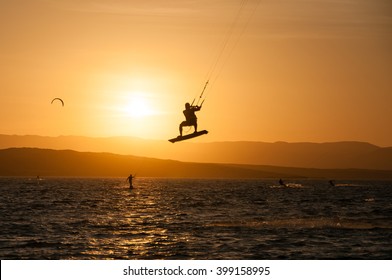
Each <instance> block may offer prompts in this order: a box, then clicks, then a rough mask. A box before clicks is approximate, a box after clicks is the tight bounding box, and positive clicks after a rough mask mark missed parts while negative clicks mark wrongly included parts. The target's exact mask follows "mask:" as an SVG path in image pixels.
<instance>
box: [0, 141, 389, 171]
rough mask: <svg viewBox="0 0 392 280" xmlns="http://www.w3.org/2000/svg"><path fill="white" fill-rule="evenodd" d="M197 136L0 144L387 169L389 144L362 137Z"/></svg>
mask: <svg viewBox="0 0 392 280" xmlns="http://www.w3.org/2000/svg"><path fill="white" fill-rule="evenodd" d="M198 141H199V140H193V141H184V142H181V143H176V144H171V143H169V142H168V141H164V140H144V139H140V138H135V137H108V138H92V137H80V136H59V137H43V136H19V135H0V149H5V148H11V147H36V148H48V149H56V150H63V149H71V150H75V151H81V152H110V153H116V154H122V155H135V156H144V157H152V158H161V159H172V160H179V161H187V162H204V163H206V162H210V163H230V164H251V165H273V166H287V167H300V168H329V169H331V168H332V169H333V168H344V169H347V168H359V169H375V170H392V147H384V148H383V147H378V146H375V145H372V144H369V143H364V142H354V141H346V142H334V143H305V142H304V143H286V142H275V143H265V142H249V141H238V142H211V143H203V142H198Z"/></svg>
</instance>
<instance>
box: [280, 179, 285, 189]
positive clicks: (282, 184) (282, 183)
mask: <svg viewBox="0 0 392 280" xmlns="http://www.w3.org/2000/svg"><path fill="white" fill-rule="evenodd" d="M279 185H281V186H284V187H287V186H286V184H285V183H284V182H283V180H282V179H279Z"/></svg>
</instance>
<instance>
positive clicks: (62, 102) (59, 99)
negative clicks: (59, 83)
mask: <svg viewBox="0 0 392 280" xmlns="http://www.w3.org/2000/svg"><path fill="white" fill-rule="evenodd" d="M56 100H58V101H60V102H61V104H62V105H63V107H64V101H63V100H62V99H61V98H58V97H56V98H53V100H52V102H50V103H51V104H53V102H54V101H56Z"/></svg>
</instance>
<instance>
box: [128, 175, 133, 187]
mask: <svg viewBox="0 0 392 280" xmlns="http://www.w3.org/2000/svg"><path fill="white" fill-rule="evenodd" d="M133 178H135V176H133V175H132V174H131V175H129V177H128V178H127V182H129V188H130V189H133V185H132V179H133Z"/></svg>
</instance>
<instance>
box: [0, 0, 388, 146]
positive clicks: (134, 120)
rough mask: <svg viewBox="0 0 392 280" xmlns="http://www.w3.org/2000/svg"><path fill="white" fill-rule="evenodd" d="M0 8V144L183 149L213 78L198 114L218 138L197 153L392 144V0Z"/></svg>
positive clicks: (102, 1) (22, 3)
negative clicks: (80, 141) (186, 124)
mask: <svg viewBox="0 0 392 280" xmlns="http://www.w3.org/2000/svg"><path fill="white" fill-rule="evenodd" d="M241 4H242V5H243V10H241V11H242V12H241V14H240V16H239V18H238V21H237V24H238V25H237V28H235V29H233V30H232V33H230V34H232V37H230V38H229V40H228V41H227V45H226V49H224V50H223V51H222V57H221V59H220V60H218V57H219V56H218V54H219V53H220V50H222V48H221V46H222V43H223V42H225V41H224V40H225V38H227V37H226V34H228V33H227V32H228V30H229V27H230V26H231V24H232V22H233V20H234V19H235V18H236V15H237V13H238V12H239V11H240V7H241ZM0 9H1V13H2V16H1V17H0V38H1V44H0V59H1V63H0V93H1V103H0V134H21V135H24V134H37V135H48V136H56V135H82V136H120V135H121V136H124V135H131V136H137V137H142V138H152V139H168V138H172V137H174V136H176V135H177V134H178V124H179V123H180V122H181V121H182V120H183V118H184V117H183V115H182V110H183V109H184V103H185V102H187V101H188V102H191V101H192V100H193V98H195V97H197V96H198V95H199V94H200V92H201V90H202V88H203V86H204V83H205V81H206V79H207V77H210V78H211V80H210V87H208V88H207V91H206V93H205V97H206V101H205V103H204V106H203V109H202V111H200V112H198V118H199V128H200V129H207V130H209V131H210V133H209V134H208V135H206V136H203V137H200V138H197V140H194V141H201V142H204V141H205V142H210V141H237V140H252V141H267V142H275V141H288V142H299V141H312V142H328V141H341V140H357V141H367V142H371V143H374V144H377V145H381V146H392V130H391V127H392V110H391V104H392V78H391V73H392V52H391V50H392V2H391V1H389V0H371V1H370V0H346V1H333V0H314V1H305V0H302V1H300V0H292V1H277V0H259V1H256V0H248V1H241V0H219V1H204V0H200V1H191V0H171V1H161V0H149V1H146V0H143V1H142V0H140V1H139V0H133V1H128V0H80V1H79V0H15V1H1V2H0ZM245 27H246V28H245ZM215 62H217V63H218V64H217V67H216V68H215V70H214V71H213V73H212V74H211V75H209V71H210V70H211V68H212V66H213V65H214V63H215ZM54 97H61V98H63V100H64V101H65V106H64V107H61V106H60V104H58V103H54V104H51V103H50V101H51V100H52V99H53V98H54ZM185 131H187V130H185ZM191 131H192V130H191Z"/></svg>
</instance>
